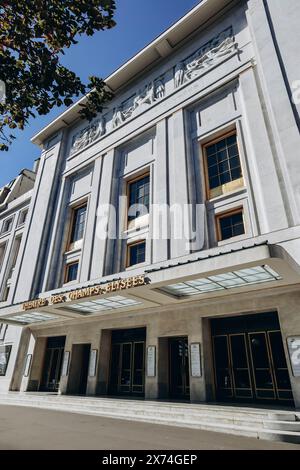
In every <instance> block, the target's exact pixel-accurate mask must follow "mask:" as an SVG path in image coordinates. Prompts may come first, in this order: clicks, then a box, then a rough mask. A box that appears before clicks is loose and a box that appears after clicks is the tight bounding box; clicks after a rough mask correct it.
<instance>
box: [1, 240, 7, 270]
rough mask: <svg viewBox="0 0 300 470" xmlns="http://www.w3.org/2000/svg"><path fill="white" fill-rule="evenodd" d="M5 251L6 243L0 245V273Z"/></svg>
mask: <svg viewBox="0 0 300 470" xmlns="http://www.w3.org/2000/svg"><path fill="white" fill-rule="evenodd" d="M5 250H6V243H3V244H2V245H0V271H1V268H2V265H3V261H4V256H5Z"/></svg>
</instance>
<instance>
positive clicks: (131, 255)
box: [128, 241, 146, 266]
mask: <svg viewBox="0 0 300 470" xmlns="http://www.w3.org/2000/svg"><path fill="white" fill-rule="evenodd" d="M145 260H146V242H145V241H143V242H139V243H133V244H132V245H129V246H128V266H135V265H136V264H140V263H144V262H145Z"/></svg>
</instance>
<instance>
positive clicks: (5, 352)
mask: <svg viewBox="0 0 300 470" xmlns="http://www.w3.org/2000/svg"><path fill="white" fill-rule="evenodd" d="M11 348H12V347H11V345H9V346H0V376H4V375H5V374H6V370H7V366H8V362H9V358H10V353H11Z"/></svg>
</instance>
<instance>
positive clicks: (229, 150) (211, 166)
mask: <svg viewBox="0 0 300 470" xmlns="http://www.w3.org/2000/svg"><path fill="white" fill-rule="evenodd" d="M204 150H205V169H206V176H207V185H208V188H207V189H208V196H209V198H212V197H216V196H219V195H221V194H223V193H224V192H228V191H232V190H234V189H236V188H238V187H241V186H243V175H242V168H241V162H240V156H239V150H238V145H237V137H236V134H232V135H228V136H227V137H223V138H222V139H220V140H218V141H215V142H213V143H209V144H207V145H205V147H204ZM233 182H234V183H233Z"/></svg>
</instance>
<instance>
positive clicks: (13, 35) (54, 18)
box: [0, 0, 115, 150]
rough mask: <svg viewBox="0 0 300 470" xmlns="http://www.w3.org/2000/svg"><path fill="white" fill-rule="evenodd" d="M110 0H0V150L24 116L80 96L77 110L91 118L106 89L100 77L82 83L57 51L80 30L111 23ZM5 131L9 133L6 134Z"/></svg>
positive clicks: (75, 39) (87, 31)
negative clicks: (1, 88) (2, 88)
mask: <svg viewBox="0 0 300 470" xmlns="http://www.w3.org/2000/svg"><path fill="white" fill-rule="evenodd" d="M114 13H115V1H114V0H2V2H1V3H0V80H2V81H3V82H4V83H5V85H6V100H5V102H4V101H2V102H1V103H0V116H1V117H0V150H8V148H9V145H10V144H11V142H12V139H14V136H13V135H12V134H11V133H10V132H11V130H12V129H16V128H19V129H24V127H25V126H26V124H27V123H28V121H29V118H30V117H36V114H39V115H45V114H48V113H49V112H50V111H51V109H52V108H53V107H55V106H62V105H65V106H70V105H71V104H72V103H73V99H74V98H75V97H79V96H81V95H86V94H87V93H88V97H87V100H86V101H85V103H84V104H82V108H81V110H80V114H81V116H82V117H84V118H87V119H89V120H91V119H92V118H93V117H94V116H95V115H96V114H97V113H98V112H101V110H102V108H103V105H104V103H105V102H106V101H107V100H109V99H111V97H112V94H111V92H110V91H109V90H108V89H107V88H106V87H105V83H104V82H103V80H102V79H100V78H97V77H89V80H90V82H89V83H88V84H84V83H82V81H81V80H80V78H79V77H78V76H77V75H76V74H75V73H74V72H73V71H71V70H68V69H67V68H66V67H64V66H63V65H62V64H61V59H62V54H64V51H65V50H66V49H67V48H69V47H70V46H72V45H74V44H77V42H78V38H79V37H80V36H82V35H88V36H92V35H93V34H94V33H95V32H96V31H100V30H106V29H110V28H112V27H113V26H115V22H114V19H113V17H114ZM5 131H8V132H9V134H8V135H7V132H5Z"/></svg>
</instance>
